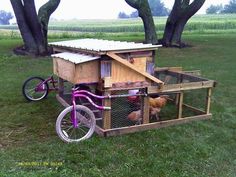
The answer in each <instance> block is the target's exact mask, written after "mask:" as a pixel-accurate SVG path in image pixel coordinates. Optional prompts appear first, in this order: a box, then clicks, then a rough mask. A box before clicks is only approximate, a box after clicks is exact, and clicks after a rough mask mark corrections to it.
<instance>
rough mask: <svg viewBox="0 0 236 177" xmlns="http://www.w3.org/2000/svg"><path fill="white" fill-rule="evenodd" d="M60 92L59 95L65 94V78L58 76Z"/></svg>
mask: <svg viewBox="0 0 236 177" xmlns="http://www.w3.org/2000/svg"><path fill="white" fill-rule="evenodd" d="M58 93H59V96H63V95H64V80H63V79H62V78H60V77H59V78H58Z"/></svg>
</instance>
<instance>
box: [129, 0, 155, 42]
mask: <svg viewBox="0 0 236 177" xmlns="http://www.w3.org/2000/svg"><path fill="white" fill-rule="evenodd" d="M125 1H126V3H127V4H129V5H130V6H131V7H133V8H135V9H137V11H138V13H139V16H140V17H141V19H142V21H143V25H144V31H145V43H151V44H157V43H158V40H157V34H156V27H155V24H154V20H153V17H152V12H151V9H150V6H149V3H148V0H125Z"/></svg>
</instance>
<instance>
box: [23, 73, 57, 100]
mask: <svg viewBox="0 0 236 177" xmlns="http://www.w3.org/2000/svg"><path fill="white" fill-rule="evenodd" d="M55 90H58V88H57V81H56V80H55V79H54V78H53V76H50V77H48V78H47V79H43V78H41V77H38V76H35V77H30V78H28V79H27V80H26V81H25V82H24V84H23V87H22V93H23V95H24V97H25V98H26V99H27V100H28V101H39V100H42V99H43V98H46V97H47V95H48V93H49V92H51V91H55Z"/></svg>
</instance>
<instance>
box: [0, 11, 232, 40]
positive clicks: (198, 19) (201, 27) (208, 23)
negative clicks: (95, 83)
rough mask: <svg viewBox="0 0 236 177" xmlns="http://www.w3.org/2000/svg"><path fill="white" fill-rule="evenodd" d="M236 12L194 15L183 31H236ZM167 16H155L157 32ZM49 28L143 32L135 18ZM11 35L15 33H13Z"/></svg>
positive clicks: (74, 22) (67, 23)
mask: <svg viewBox="0 0 236 177" xmlns="http://www.w3.org/2000/svg"><path fill="white" fill-rule="evenodd" d="M235 17H236V14H227V15H222V14H221V15H195V16H194V17H192V18H191V19H190V20H189V22H188V24H187V25H186V27H185V32H187V33H193V32H194V33H196V32H198V33H199V32H201V33H202V32H205V33H209V32H212V31H214V32H219V31H220V32H222V31H225V30H230V31H233V32H234V33H235V32H236V30H235V29H236V18H235ZM166 19H167V17H155V18H154V21H155V24H156V29H157V32H158V33H160V32H163V31H164V28H165V23H166ZM0 29H8V30H9V29H10V30H14V29H18V27H17V26H16V25H6V26H3V25H2V26H0ZM49 30H52V31H64V32H63V35H64V37H65V34H67V35H68V33H66V31H67V32H68V31H74V32H87V33H127V32H129V33H137V32H139V33H140V32H143V31H144V29H143V23H142V21H141V19H140V18H137V19H114V20H60V21H58V20H54V21H51V22H50V24H49ZM11 35H13V36H14V35H15V34H14V33H13V34H11Z"/></svg>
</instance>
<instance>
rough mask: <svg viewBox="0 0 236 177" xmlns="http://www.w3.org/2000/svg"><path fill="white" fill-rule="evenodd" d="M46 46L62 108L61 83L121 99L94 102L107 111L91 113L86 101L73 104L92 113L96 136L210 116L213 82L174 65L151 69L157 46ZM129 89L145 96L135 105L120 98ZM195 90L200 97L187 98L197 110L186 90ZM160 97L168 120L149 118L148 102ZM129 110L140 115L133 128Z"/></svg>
mask: <svg viewBox="0 0 236 177" xmlns="http://www.w3.org/2000/svg"><path fill="white" fill-rule="evenodd" d="M50 45H51V46H52V47H53V50H54V54H53V55H52V57H53V71H54V74H56V75H57V76H58V77H59V94H58V95H57V99H58V101H59V102H60V103H62V104H63V105H64V106H69V105H70V103H71V100H70V93H69V94H67V93H65V89H64V84H65V83H64V81H69V83H72V84H73V85H74V84H83V85H86V86H89V88H91V91H92V92H94V93H96V92H97V91H98V92H99V93H100V94H101V95H124V97H122V98H117V99H105V100H104V101H103V102H102V103H100V104H102V105H103V106H109V107H111V110H108V111H100V110H97V109H94V108H93V107H91V105H89V104H88V102H84V101H83V100H80V101H79V104H82V105H85V106H88V107H89V108H90V109H91V110H92V111H93V112H94V114H95V117H96V122H97V126H96V130H95V131H96V133H97V134H99V135H101V136H115V135H120V134H126V133H132V132H137V131H143V130H148V129H154V128H160V127H165V126H169V125H175V124H180V123H186V122H189V121H193V120H201V119H209V118H211V116H212V115H211V113H210V103H211V95H212V88H213V87H214V86H215V81H213V80H209V79H205V78H202V77H200V76H199V75H196V74H195V72H185V71H183V70H182V68H180V67H169V68H154V60H155V54H156V50H157V49H158V48H159V47H160V45H152V44H142V43H134V42H121V41H108V40H101V39H79V40H71V41H62V42H53V43H50ZM135 90H138V91H139V92H141V93H145V94H143V95H142V96H139V97H138V101H137V103H133V102H131V101H130V98H129V97H128V96H125V95H127V94H128V93H129V92H133V91H135ZM198 90H201V91H202V90H203V92H204V93H205V94H203V96H202V93H201V95H200V96H199V95H197V96H193V100H194V99H196V97H202V98H203V99H202V100H200V101H201V103H202V104H203V106H202V107H201V108H198V107H197V106H196V105H194V106H193V105H191V104H192V103H191V102H190V103H188V101H189V98H188V96H189V93H188V92H195V91H196V92H198ZM205 90H206V91H205ZM197 94H198V93H197ZM160 95H168V96H169V98H168V105H170V104H171V106H172V107H171V106H170V107H171V109H174V113H173V115H171V116H170V117H171V119H169V118H168V119H160V120H153V115H152V112H151V110H152V106H150V100H151V99H152V97H155V96H160ZM184 95H186V97H185V96H184ZM185 98H186V102H185ZM195 102H196V101H195ZM193 103H194V102H193ZM186 110H187V111H186ZM165 111H166V112H168V110H165V109H164V110H163V111H162V112H163V115H164V113H165ZM188 111H189V112H191V113H188ZM134 112H135V113H139V114H140V123H139V124H137V122H136V123H134V122H132V121H130V120H127V117H129V115H130V114H131V113H134ZM186 112H187V113H186ZM164 116H166V115H164ZM154 117H155V116H154Z"/></svg>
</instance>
